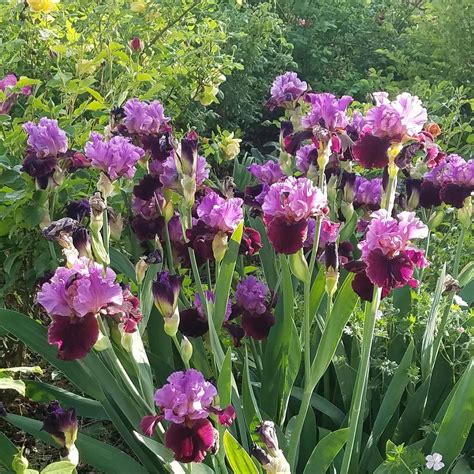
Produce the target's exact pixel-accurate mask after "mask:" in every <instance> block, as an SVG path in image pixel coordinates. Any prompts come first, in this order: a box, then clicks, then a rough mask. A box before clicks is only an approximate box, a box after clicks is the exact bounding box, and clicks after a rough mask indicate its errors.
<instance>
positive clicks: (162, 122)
mask: <svg viewBox="0 0 474 474" xmlns="http://www.w3.org/2000/svg"><path fill="white" fill-rule="evenodd" d="M123 111H124V114H125V117H124V124H125V126H126V127H127V130H128V132H129V133H137V134H139V135H151V134H156V133H159V132H162V131H164V130H167V129H168V126H167V124H168V122H169V121H170V118H169V117H165V112H164V109H163V106H162V105H161V103H160V102H159V101H158V100H154V101H153V102H150V103H147V102H143V101H141V100H139V99H137V98H134V99H130V100H129V101H127V102H126V104H125V105H124V107H123Z"/></svg>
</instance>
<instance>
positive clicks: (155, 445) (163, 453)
mask: <svg viewBox="0 0 474 474" xmlns="http://www.w3.org/2000/svg"><path fill="white" fill-rule="evenodd" d="M133 435H134V436H135V438H136V439H138V441H140V443H142V444H144V445H145V446H146V447H147V448H148V449H149V450H150V451H151V452H152V453H153V454H154V455H155V456H156V457H157V458H158V459H159V460H160V461H162V462H171V461H173V452H172V451H171V450H170V449H168V448H167V447H165V446H163V445H162V444H161V443H159V442H158V441H156V440H154V439H152V438H148V437H147V436H143V435H142V434H141V433H138V432H137V431H134V432H133Z"/></svg>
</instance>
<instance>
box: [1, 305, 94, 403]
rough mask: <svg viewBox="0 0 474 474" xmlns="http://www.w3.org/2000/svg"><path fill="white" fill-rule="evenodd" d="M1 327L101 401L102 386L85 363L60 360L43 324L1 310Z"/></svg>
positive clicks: (15, 313) (19, 314) (9, 311)
mask: <svg viewBox="0 0 474 474" xmlns="http://www.w3.org/2000/svg"><path fill="white" fill-rule="evenodd" d="M0 326H1V327H2V328H4V329H6V330H7V331H8V332H9V333H11V334H13V335H14V336H15V337H17V338H18V339H20V340H21V341H23V342H24V343H25V344H26V345H27V346H28V347H29V348H30V349H32V350H33V352H36V353H38V354H39V355H41V356H42V357H44V358H45V359H46V360H47V361H48V362H49V363H50V364H51V365H53V366H54V367H56V368H57V369H58V370H60V371H61V372H62V373H63V374H64V375H65V376H66V377H67V378H68V379H69V380H70V381H71V382H72V383H73V384H74V385H75V386H76V387H78V388H79V389H80V390H81V391H83V392H84V393H87V394H88V395H90V396H91V397H93V398H99V399H100V396H101V393H102V391H101V389H100V386H99V384H98V382H97V381H96V380H95V379H94V378H93V377H92V376H91V375H90V373H89V372H88V371H87V370H86V369H85V368H84V365H83V364H84V362H82V363H79V362H78V361H67V362H65V361H62V360H61V359H59V358H58V356H57V350H56V347H55V346H51V345H49V344H48V336H47V330H46V328H45V327H43V326H42V325H41V324H39V323H38V322H36V321H34V320H33V319H31V318H29V317H28V316H25V315H24V314H21V313H17V312H16V311H11V310H8V309H3V308H1V309H0ZM87 359H88V358H87ZM87 359H85V361H87Z"/></svg>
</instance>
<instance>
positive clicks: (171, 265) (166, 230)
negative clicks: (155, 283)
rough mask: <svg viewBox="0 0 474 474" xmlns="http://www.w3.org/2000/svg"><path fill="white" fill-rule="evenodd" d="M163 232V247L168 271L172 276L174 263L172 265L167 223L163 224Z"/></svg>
mask: <svg viewBox="0 0 474 474" xmlns="http://www.w3.org/2000/svg"><path fill="white" fill-rule="evenodd" d="M163 232H164V234H165V247H166V260H167V261H168V270H169V272H170V273H171V275H173V273H174V263H173V252H172V250H171V239H170V232H169V229H168V222H165V225H164V226H163Z"/></svg>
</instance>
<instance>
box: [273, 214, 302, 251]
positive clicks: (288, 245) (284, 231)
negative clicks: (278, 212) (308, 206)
mask: <svg viewBox="0 0 474 474" xmlns="http://www.w3.org/2000/svg"><path fill="white" fill-rule="evenodd" d="M265 225H266V229H267V235H268V239H269V240H270V242H271V244H272V246H273V248H274V249H275V250H276V251H277V252H279V253H284V254H286V255H292V254H294V253H296V252H298V250H300V249H301V248H303V246H304V243H305V242H306V238H307V235H308V221H306V220H301V221H295V222H290V221H287V220H286V219H285V218H283V217H275V218H272V219H269V220H268V221H265Z"/></svg>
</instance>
